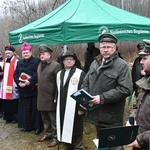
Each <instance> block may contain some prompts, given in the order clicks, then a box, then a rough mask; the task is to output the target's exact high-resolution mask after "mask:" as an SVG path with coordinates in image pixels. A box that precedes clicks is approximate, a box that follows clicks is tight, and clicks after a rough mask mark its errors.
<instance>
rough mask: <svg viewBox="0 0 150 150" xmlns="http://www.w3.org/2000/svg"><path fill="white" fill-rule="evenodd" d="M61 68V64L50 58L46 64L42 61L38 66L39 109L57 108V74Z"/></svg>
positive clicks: (51, 109)
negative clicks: (55, 100) (55, 101)
mask: <svg viewBox="0 0 150 150" xmlns="http://www.w3.org/2000/svg"><path fill="white" fill-rule="evenodd" d="M43 65H44V66H43ZM60 69H61V65H60V64H59V63H57V62H55V61H52V60H50V61H48V62H47V63H46V64H42V62H40V64H39V66H38V102H37V107H38V110H39V111H53V110H56V104H55V103H54V99H55V98H56V91H57V84H56V75H57V73H58V71H60Z"/></svg>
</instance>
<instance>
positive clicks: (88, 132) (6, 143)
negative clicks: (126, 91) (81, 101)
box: [0, 104, 132, 150]
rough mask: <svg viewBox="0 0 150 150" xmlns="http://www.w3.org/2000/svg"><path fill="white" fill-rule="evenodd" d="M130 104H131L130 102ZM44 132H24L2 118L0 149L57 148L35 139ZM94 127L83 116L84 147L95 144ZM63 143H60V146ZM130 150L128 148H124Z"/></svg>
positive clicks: (51, 149)
mask: <svg viewBox="0 0 150 150" xmlns="http://www.w3.org/2000/svg"><path fill="white" fill-rule="evenodd" d="M131 105H132V104H131ZM131 105H129V106H128V105H127V104H126V107H125V119H124V120H126V119H127V118H128V115H129V113H130V109H131ZM43 135H44V133H41V134H40V135H35V134H34V131H32V132H24V131H21V130H20V129H18V127H17V124H12V123H8V124H5V121H4V120H3V119H0V150H58V147H57V146H56V147H54V148H48V147H47V144H48V141H45V142H42V143H39V142H37V140H38V139H39V138H41V137H42V136H43ZM95 137H96V136H95V128H94V126H93V125H91V124H89V122H88V121H87V118H86V117H85V118H84V147H85V148H84V149H85V150H94V149H95V146H94V144H93V142H92V140H93V139H94V138H95ZM63 146H64V145H63V144H60V148H62V147H63ZM125 149H126V150H130V149H129V148H125Z"/></svg>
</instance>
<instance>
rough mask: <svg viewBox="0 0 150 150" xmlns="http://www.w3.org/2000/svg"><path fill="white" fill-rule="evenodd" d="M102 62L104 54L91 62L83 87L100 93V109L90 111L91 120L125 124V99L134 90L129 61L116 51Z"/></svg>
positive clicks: (95, 122)
mask: <svg viewBox="0 0 150 150" xmlns="http://www.w3.org/2000/svg"><path fill="white" fill-rule="evenodd" d="M101 62H102V56H101V55H99V56H97V59H96V60H95V61H94V62H93V63H92V64H91V66H90V70H89V72H88V73H87V75H86V77H85V79H84V81H83V85H82V87H83V88H84V89H85V90H86V91H87V92H89V93H90V94H91V95H93V96H96V95H100V101H101V104H100V105H99V108H98V109H95V110H93V111H90V112H89V113H88V114H89V115H88V116H89V120H90V122H91V123H93V124H95V125H98V124H99V125H101V126H104V127H109V126H117V125H118V126H119V125H123V115H124V106H125V99H126V97H127V96H129V95H130V92H131V90H132V79H131V73H130V70H129V67H128V65H127V63H126V62H125V61H124V60H123V59H121V58H119V57H118V54H117V52H115V53H114V54H113V55H112V57H111V58H110V59H109V60H108V61H107V62H104V64H103V66H102V67H101V69H100V70H99V73H97V69H98V68H99V66H100V64H101Z"/></svg>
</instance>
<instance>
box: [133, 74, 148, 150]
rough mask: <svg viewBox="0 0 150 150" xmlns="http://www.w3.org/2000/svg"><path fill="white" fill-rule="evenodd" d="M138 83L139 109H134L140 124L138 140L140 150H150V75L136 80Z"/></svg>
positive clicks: (137, 121)
mask: <svg viewBox="0 0 150 150" xmlns="http://www.w3.org/2000/svg"><path fill="white" fill-rule="evenodd" d="M136 84H137V85H138V87H139V89H138V96H137V99H136V100H137V109H135V110H134V113H132V114H135V119H136V123H137V124H138V125H139V130H138V136H137V138H136V139H137V142H138V144H139V145H140V146H141V148H140V149H138V150H149V142H150V76H147V77H143V78H142V79H140V80H139V81H137V82H136Z"/></svg>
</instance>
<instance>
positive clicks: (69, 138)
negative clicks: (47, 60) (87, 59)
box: [56, 51, 85, 150]
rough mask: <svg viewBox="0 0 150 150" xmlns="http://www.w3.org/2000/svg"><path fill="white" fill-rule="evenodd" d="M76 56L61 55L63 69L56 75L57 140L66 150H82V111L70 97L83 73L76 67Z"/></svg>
mask: <svg viewBox="0 0 150 150" xmlns="http://www.w3.org/2000/svg"><path fill="white" fill-rule="evenodd" d="M76 59H77V57H76V55H75V54H74V53H73V52H70V51H67V52H66V53H64V54H63V55H62V61H63V64H64V69H63V70H61V71H59V72H58V74H57V87H58V99H57V118H56V119H57V121H56V122H57V138H58V140H59V141H60V142H64V143H65V145H66V149H67V150H83V111H82V109H81V108H80V106H79V104H77V103H76V101H75V100H73V99H72V98H71V97H70V95H71V94H72V93H74V92H76V91H77V90H78V89H79V88H80V87H81V84H82V81H83V78H84V77H85V73H84V72H83V71H82V70H80V69H78V68H77V67H76Z"/></svg>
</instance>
